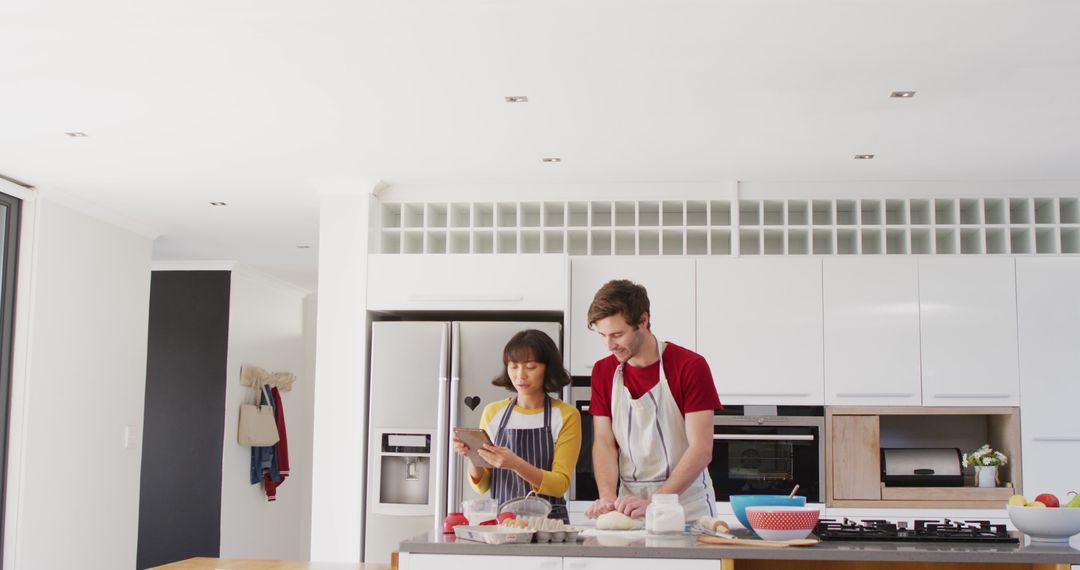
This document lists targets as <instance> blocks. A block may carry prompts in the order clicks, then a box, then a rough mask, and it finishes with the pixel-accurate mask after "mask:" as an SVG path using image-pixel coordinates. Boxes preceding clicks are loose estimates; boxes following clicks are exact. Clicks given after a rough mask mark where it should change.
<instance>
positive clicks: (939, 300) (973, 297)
mask: <svg viewBox="0 0 1080 570" xmlns="http://www.w3.org/2000/svg"><path fill="white" fill-rule="evenodd" d="M919 297H920V302H919V307H920V318H921V321H922V327H921V330H922V377H923V404H924V405H927V406H969V405H970V406H1017V405H1019V404H1020V379H1019V372H1018V360H1017V359H1018V356H1017V332H1016V279H1015V264H1014V262H1013V260H1012V259H1009V258H922V259H920V260H919Z"/></svg>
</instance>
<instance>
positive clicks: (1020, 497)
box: [1009, 495, 1027, 507]
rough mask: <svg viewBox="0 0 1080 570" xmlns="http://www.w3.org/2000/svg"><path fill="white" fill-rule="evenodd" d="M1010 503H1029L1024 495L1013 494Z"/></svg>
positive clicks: (1020, 504) (1018, 505)
mask: <svg viewBox="0 0 1080 570" xmlns="http://www.w3.org/2000/svg"><path fill="white" fill-rule="evenodd" d="M1009 504H1010V505H1014V506H1017V507H1023V506H1026V505H1027V499H1025V498H1024V496H1023V495H1013V496H1011V497H1009Z"/></svg>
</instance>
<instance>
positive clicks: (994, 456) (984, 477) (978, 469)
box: [964, 443, 1009, 487]
mask: <svg viewBox="0 0 1080 570" xmlns="http://www.w3.org/2000/svg"><path fill="white" fill-rule="evenodd" d="M1008 462H1009V458H1008V457H1005V454H1004V453H1002V452H1000V451H995V450H994V449H993V448H991V447H990V444H989V443H987V444H985V445H983V446H982V447H980V448H979V449H976V450H975V451H972V452H971V453H965V454H964V467H974V468H975V485H976V486H978V487H997V485H998V467H1000V466H1002V465H1005V464H1007V463H1008Z"/></svg>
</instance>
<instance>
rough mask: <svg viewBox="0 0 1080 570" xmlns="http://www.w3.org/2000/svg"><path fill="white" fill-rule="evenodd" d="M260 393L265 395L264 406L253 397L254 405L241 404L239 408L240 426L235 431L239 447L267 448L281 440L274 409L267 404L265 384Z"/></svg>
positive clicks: (267, 396) (256, 397)
mask: <svg viewBox="0 0 1080 570" xmlns="http://www.w3.org/2000/svg"><path fill="white" fill-rule="evenodd" d="M261 392H262V393H263V394H266V402H267V403H266V404H264V405H261V406H260V405H259V399H258V398H259V397H258V396H255V403H254V404H242V405H241V406H240V426H239V427H238V428H237V430H236V439H237V441H239V442H240V445H250V446H252V447H267V446H270V445H274V444H275V443H277V442H278V439H280V438H281V436H280V435H278V430H277V422H276V421H275V420H274V408H273V406H271V405H270V403H269V402H270V394H269V393H267V390H266V385H265V384H264V385H263V386H262V389H261ZM256 394H258V392H256Z"/></svg>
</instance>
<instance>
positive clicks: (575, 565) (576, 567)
mask: <svg viewBox="0 0 1080 570" xmlns="http://www.w3.org/2000/svg"><path fill="white" fill-rule="evenodd" d="M566 565H567V566H568V567H569V568H571V569H572V570H581V569H582V568H588V567H589V563H588V562H586V561H584V560H571V561H570V562H567V563H566Z"/></svg>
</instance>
